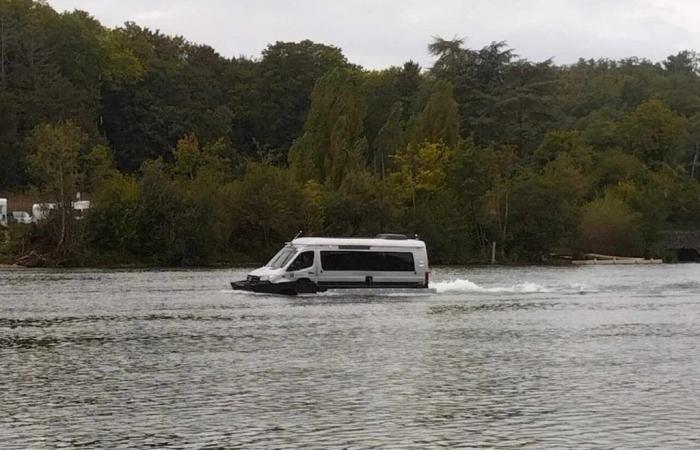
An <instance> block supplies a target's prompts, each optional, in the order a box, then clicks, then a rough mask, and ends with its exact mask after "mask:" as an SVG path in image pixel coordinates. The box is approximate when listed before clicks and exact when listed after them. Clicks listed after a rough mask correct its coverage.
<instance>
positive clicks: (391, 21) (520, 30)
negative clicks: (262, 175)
mask: <svg viewBox="0 0 700 450" xmlns="http://www.w3.org/2000/svg"><path fill="white" fill-rule="evenodd" d="M49 4H50V5H51V6H53V7H54V8H55V9H57V10H59V11H62V10H66V9H68V10H72V9H76V8H77V9H83V10H86V11H88V12H90V13H91V14H92V15H93V16H95V17H96V18H97V19H99V20H100V21H101V22H102V23H103V24H104V25H107V26H110V27H113V26H118V25H121V24H122V23H124V22H125V21H134V22H136V23H138V24H139V25H142V26H146V27H149V28H153V29H160V30H161V31H163V32H165V33H168V34H180V35H183V36H184V37H185V38H187V39H188V40H190V41H193V42H197V43H204V44H208V45H211V46H212V47H214V48H215V49H216V50H218V51H219V52H220V53H221V54H222V55H224V56H227V57H231V56H240V55H245V56H258V55H259V54H260V51H261V50H262V49H263V48H264V47H265V46H266V45H267V44H268V43H271V42H275V41H299V40H302V39H311V40H313V41H317V42H322V43H326V44H333V45H336V46H338V47H341V48H342V49H343V51H344V53H345V55H346V56H347V57H348V59H349V60H350V61H352V62H354V63H357V64H361V65H363V66H365V67H367V68H383V67H388V66H391V65H399V64H403V62H405V61H407V60H409V59H413V60H415V61H418V62H420V63H421V65H423V66H424V67H429V66H430V65H431V61H432V60H431V58H430V56H429V55H428V53H427V49H426V47H427V44H428V43H429V42H430V40H431V36H441V37H445V38H451V37H453V36H460V37H465V38H466V39H467V41H466V42H467V45H468V46H469V47H472V48H478V47H481V46H483V45H485V44H488V43H489V42H491V41H501V40H504V41H507V42H508V43H509V44H510V46H511V47H513V48H515V50H516V53H517V54H518V55H519V56H521V57H525V58H528V59H531V60H535V61H540V60H544V59H547V58H550V57H551V58H554V60H555V62H556V63H559V64H565V63H572V62H575V61H576V60H577V59H578V58H579V57H584V58H598V57H609V58H622V57H627V56H640V57H647V58H650V59H652V60H655V61H659V60H662V59H664V58H665V57H666V56H668V55H669V54H673V53H676V52H678V51H679V50H683V49H700V27H698V21H699V20H700V2H698V1H697V0H696V1H693V0H673V1H671V0H668V1H666V0H521V1H516V0H462V1H460V0H422V1H418V0H337V1H332V0H326V1H324V0H49Z"/></svg>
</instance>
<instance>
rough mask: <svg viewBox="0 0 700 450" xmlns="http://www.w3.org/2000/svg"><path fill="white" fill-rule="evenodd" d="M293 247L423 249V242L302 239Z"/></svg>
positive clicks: (298, 239) (414, 240) (409, 240)
mask: <svg viewBox="0 0 700 450" xmlns="http://www.w3.org/2000/svg"><path fill="white" fill-rule="evenodd" d="M292 244H294V245H318V246H329V247H331V246H332V247H335V246H340V245H355V246H362V247H403V248H425V242H423V241H420V240H418V239H401V240H396V239H370V238H333V237H302V238H296V239H294V240H293V241H292Z"/></svg>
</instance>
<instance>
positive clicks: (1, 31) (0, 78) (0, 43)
mask: <svg viewBox="0 0 700 450" xmlns="http://www.w3.org/2000/svg"><path fill="white" fill-rule="evenodd" d="M5 29H6V27H5V19H4V18H2V17H0V84H3V85H4V84H5V45H6V41H7V36H6V35H5Z"/></svg>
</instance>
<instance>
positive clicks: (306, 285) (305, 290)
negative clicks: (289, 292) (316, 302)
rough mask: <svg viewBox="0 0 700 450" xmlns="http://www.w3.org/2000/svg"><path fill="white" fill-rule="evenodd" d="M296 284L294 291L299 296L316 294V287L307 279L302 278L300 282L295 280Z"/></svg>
mask: <svg viewBox="0 0 700 450" xmlns="http://www.w3.org/2000/svg"><path fill="white" fill-rule="evenodd" d="M296 284H297V286H296V291H297V293H299V294H315V293H316V292H318V287H317V286H316V283H313V282H312V281H311V280H309V279H308V278H302V279H300V280H297V283H296Z"/></svg>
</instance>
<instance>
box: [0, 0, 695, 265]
mask: <svg viewBox="0 0 700 450" xmlns="http://www.w3.org/2000/svg"><path fill="white" fill-rule="evenodd" d="M426 44H427V48H428V50H429V52H430V53H431V54H432V55H433V56H434V63H433V65H432V67H426V68H423V67H420V66H419V65H418V64H416V63H415V62H412V61H408V62H406V63H405V64H403V66H400V67H389V68H387V69H385V70H366V69H363V68H362V67H360V66H358V65H355V64H353V63H352V62H350V61H348V60H347V58H346V57H345V56H344V55H343V53H342V50H341V49H339V48H337V47H334V46H330V45H325V44H320V43H315V42H311V41H301V42H276V43H274V44H270V45H268V46H267V48H265V49H264V50H263V51H262V54H261V56H260V57H259V58H254V59H250V58H243V57H240V58H227V57H224V56H222V55H219V54H218V53H217V52H216V51H215V50H213V49H212V48H211V47H209V46H206V45H200V44H194V43H191V42H188V41H187V40H185V39H184V38H182V37H179V36H167V35H164V34H162V33H160V32H158V31H153V30H149V29H146V28H143V27H140V26H139V25H137V24H135V23H126V24H124V26H122V27H118V28H114V29H110V28H107V27H104V26H102V25H101V24H100V23H99V22H98V21H97V20H95V19H94V18H92V17H91V16H90V15H89V14H88V13H86V12H83V11H73V12H64V13H59V12H56V11H54V10H53V9H52V8H51V7H50V6H48V5H47V4H46V3H45V2H43V1H31V0H3V1H2V2H1V3H0V192H6V193H8V192H9V193H19V192H23V193H30V195H31V194H32V193H34V194H36V195H37V196H43V197H42V198H49V199H51V201H52V202H54V203H57V204H58V205H59V208H58V209H57V210H54V211H52V213H51V214H50V216H49V219H48V220H46V221H45V222H43V223H40V224H35V225H32V226H16V227H10V228H9V229H8V230H6V231H5V232H4V233H2V237H0V253H2V254H3V255H5V256H4V257H5V259H8V260H9V259H13V258H17V257H20V256H22V255H23V254H26V253H27V252H29V250H33V251H34V252H35V253H36V254H41V255H50V256H51V257H50V258H47V261H54V262H62V263H65V264H77V265H80V264H123V263H138V264H152V265H181V264H213V263H225V262H246V261H260V260H264V259H265V257H267V256H269V254H270V252H271V251H273V250H274V249H275V248H276V247H279V246H280V245H281V244H282V243H283V242H284V241H286V240H289V239H290V238H291V237H293V236H294V235H295V234H296V233H297V231H298V230H304V233H305V234H307V235H340V236H371V235H374V234H375V233H378V232H382V231H383V232H400V233H407V234H414V233H415V234H418V235H420V236H421V237H422V238H423V239H425V240H426V241H427V242H428V245H429V248H430V250H431V257H432V260H433V261H434V262H436V263H465V262H479V261H484V260H487V259H488V257H489V252H490V249H491V243H492V242H494V241H495V242H497V243H498V257H499V260H501V261H504V262H526V261H541V260H542V258H543V257H545V256H546V255H548V254H550V253H553V252H559V253H561V252H569V253H571V252H586V251H594V252H600V253H611V254H619V255H647V256H648V255H658V254H659V252H660V251H661V249H660V248H659V246H658V237H659V232H660V231H661V230H664V229H679V228H688V227H694V224H695V225H697V224H698V223H700V186H699V184H698V176H699V175H698V174H696V173H695V170H694V169H695V161H696V159H697V152H698V143H700V75H699V73H700V70H699V64H698V63H699V60H698V57H697V55H696V54H695V53H694V52H692V51H682V52H680V53H678V54H675V55H672V56H669V57H668V58H667V59H665V60H664V61H662V62H652V61H649V60H646V59H640V58H635V57H631V58H628V59H624V60H619V61H613V60H608V59H600V60H580V61H579V62H577V63H576V64H573V65H564V66H562V65H556V64H554V63H553V61H549V60H548V61H541V62H533V61H528V60H526V59H523V58H520V57H518V56H517V54H516V51H515V50H514V49H511V48H510V47H509V46H508V45H507V44H506V43H504V42H493V43H492V44H490V45H488V46H486V47H484V48H480V49H473V48H469V46H468V42H465V41H463V40H461V39H451V40H445V39H441V38H435V39H434V40H433V41H432V42H430V43H426ZM77 192H81V193H82V194H83V196H87V197H88V198H90V199H91V201H92V205H93V207H92V208H91V209H90V210H89V212H88V214H87V216H86V217H84V218H83V219H82V220H76V218H75V217H74V216H73V214H71V213H70V202H71V201H72V200H74V199H75V195H76V193H77Z"/></svg>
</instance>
